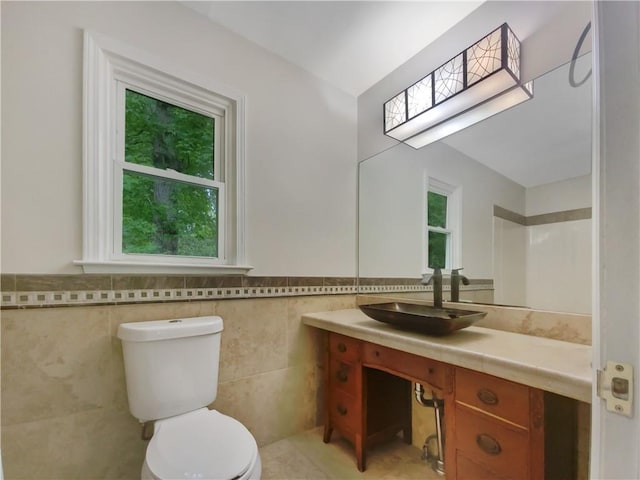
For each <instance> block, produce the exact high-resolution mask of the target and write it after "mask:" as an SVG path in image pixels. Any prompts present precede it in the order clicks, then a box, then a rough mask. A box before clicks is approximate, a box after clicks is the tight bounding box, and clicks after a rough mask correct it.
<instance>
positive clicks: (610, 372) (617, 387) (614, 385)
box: [596, 360, 633, 417]
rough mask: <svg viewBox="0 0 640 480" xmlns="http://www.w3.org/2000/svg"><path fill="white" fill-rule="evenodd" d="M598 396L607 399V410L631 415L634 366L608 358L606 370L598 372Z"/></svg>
mask: <svg viewBox="0 0 640 480" xmlns="http://www.w3.org/2000/svg"><path fill="white" fill-rule="evenodd" d="M596 388H597V392H598V396H599V397H600V398H602V399H604V400H605V402H606V405H607V410H608V411H610V412H614V413H618V414H620V415H625V416H627V417H630V416H631V414H632V411H633V409H632V407H633V367H632V366H631V365H629V364H628V363H620V362H612V361H611V360H607V366H606V367H605V368H604V370H598V373H597V386H596Z"/></svg>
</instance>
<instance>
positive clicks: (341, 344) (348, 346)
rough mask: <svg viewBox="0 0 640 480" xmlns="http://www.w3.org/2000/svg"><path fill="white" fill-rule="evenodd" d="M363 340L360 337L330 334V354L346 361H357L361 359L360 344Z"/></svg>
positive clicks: (334, 357) (333, 357)
mask: <svg viewBox="0 0 640 480" xmlns="http://www.w3.org/2000/svg"><path fill="white" fill-rule="evenodd" d="M361 344H362V342H361V341H360V340H358V339H355V338H351V337H345V336H344V335H338V334H337V333H330V334H329V355H330V357H331V358H332V359H336V360H342V361H344V362H356V361H358V360H360V346H361Z"/></svg>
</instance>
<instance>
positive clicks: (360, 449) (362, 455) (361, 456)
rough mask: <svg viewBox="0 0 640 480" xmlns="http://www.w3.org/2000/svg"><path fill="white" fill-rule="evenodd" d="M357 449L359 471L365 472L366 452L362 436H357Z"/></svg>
mask: <svg viewBox="0 0 640 480" xmlns="http://www.w3.org/2000/svg"><path fill="white" fill-rule="evenodd" d="M355 449H356V463H357V465H358V470H359V471H361V472H364V470H365V468H366V461H367V459H366V452H365V448H364V445H363V442H362V436H361V435H356V441H355Z"/></svg>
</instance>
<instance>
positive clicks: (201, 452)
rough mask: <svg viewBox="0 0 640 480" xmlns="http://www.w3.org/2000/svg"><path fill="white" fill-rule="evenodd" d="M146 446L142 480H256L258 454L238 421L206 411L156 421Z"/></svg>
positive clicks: (248, 434) (255, 446)
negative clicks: (151, 436)
mask: <svg viewBox="0 0 640 480" xmlns="http://www.w3.org/2000/svg"><path fill="white" fill-rule="evenodd" d="M154 426H155V432H154V435H153V438H152V439H151V441H150V442H149V446H148V447H147V454H146V457H145V461H144V465H143V466H142V474H141V478H142V480H164V479H177V478H179V479H221V480H222V479H224V480H230V479H238V480H240V479H242V480H245V479H246V480H258V479H259V478H260V473H261V462H260V455H259V454H258V446H257V445H256V441H255V440H254V438H253V436H252V435H251V433H250V432H249V430H247V429H246V428H245V426H244V425H242V424H241V423H240V422H238V421H237V420H235V419H233V418H231V417H229V416H227V415H223V414H222V413H220V412H217V411H216V410H208V409H206V408H203V409H200V410H196V411H195V412H189V413H186V414H184V415H179V416H176V417H171V418H167V419H164V420H158V421H156V422H155V424H154Z"/></svg>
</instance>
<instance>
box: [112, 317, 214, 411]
mask: <svg viewBox="0 0 640 480" xmlns="http://www.w3.org/2000/svg"><path fill="white" fill-rule="evenodd" d="M222 328H223V324H222V318H220V317H195V318H180V319H174V320H159V321H152V322H134V323H123V324H121V325H120V326H119V327H118V338H120V339H121V340H122V351H123V354H124V370H125V376H126V382H127V396H128V398H129V409H130V410H131V413H132V414H133V416H134V417H136V418H137V419H138V420H140V421H141V422H146V421H149V420H158V419H161V418H166V417H172V416H174V415H179V414H181V413H186V412H190V411H193V410H196V409H198V408H202V407H205V406H207V405H209V404H210V403H211V402H213V401H214V400H215V398H216V394H217V392H218V365H219V359H220V336H221V333H222Z"/></svg>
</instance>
